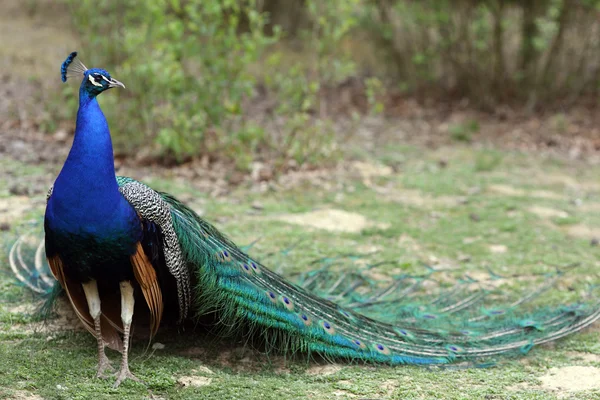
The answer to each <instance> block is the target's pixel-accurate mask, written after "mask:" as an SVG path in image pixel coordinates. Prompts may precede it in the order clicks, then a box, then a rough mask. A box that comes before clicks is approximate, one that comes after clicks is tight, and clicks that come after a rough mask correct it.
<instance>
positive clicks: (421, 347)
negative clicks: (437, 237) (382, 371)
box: [11, 52, 600, 387]
mask: <svg viewBox="0 0 600 400" xmlns="http://www.w3.org/2000/svg"><path fill="white" fill-rule="evenodd" d="M61 77H62V81H63V82H66V81H67V78H77V79H82V80H81V85H80V89H79V109H78V112H77V123H76V130H75V136H74V140H73V144H72V147H71V150H70V152H69V154H68V157H67V159H66V161H65V163H64V165H63V167H62V170H61V171H60V173H59V175H58V177H57V178H56V181H55V182H54V185H53V187H52V188H51V189H50V191H49V192H48V195H47V206H46V212H45V217H44V230H45V239H44V243H43V244H44V245H45V252H46V258H47V261H48V265H49V268H50V270H51V273H52V275H53V277H54V278H55V280H56V281H57V282H58V283H59V285H53V284H52V282H49V281H48V280H45V282H41V283H40V284H43V285H46V287H47V288H49V290H52V291H54V292H58V291H62V292H64V294H65V295H66V297H67V298H68V300H69V302H70V304H71V305H72V307H73V309H74V311H75V313H76V315H77V316H78V317H79V319H80V320H81V323H82V324H83V326H84V327H85V328H86V329H87V330H88V331H89V332H90V333H91V334H92V335H93V336H94V337H95V339H96V341H97V347H98V367H97V376H98V377H107V376H108V375H107V371H110V370H112V366H111V364H110V362H109V360H108V358H107V356H106V354H105V348H106V347H109V348H111V349H115V350H118V351H119V352H120V353H121V354H122V358H121V363H120V368H119V371H118V372H116V381H115V383H114V386H115V387H118V386H119V385H120V384H121V383H122V382H123V381H124V380H126V379H132V380H135V381H139V379H138V378H137V377H136V376H135V375H134V374H132V372H131V371H130V369H129V362H128V350H129V343H130V339H131V326H132V322H133V319H134V310H135V316H136V317H137V318H140V315H145V316H146V317H147V318H148V326H149V332H150V337H151V338H152V337H153V336H154V335H155V334H156V333H157V331H158V330H159V329H160V328H161V324H162V325H164V324H166V323H167V322H168V321H172V322H173V323H175V324H182V323H184V322H185V321H189V320H196V319H197V318H199V316H202V315H206V314H209V313H212V314H217V315H218V318H217V319H216V321H217V324H218V325H220V326H222V327H228V328H229V329H230V330H234V331H239V332H242V331H243V332H244V333H245V334H246V335H248V336H249V337H250V338H252V339H261V340H262V341H263V342H265V343H267V344H269V345H271V346H274V347H276V348H277V349H278V350H279V351H281V352H287V353H293V354H296V353H300V354H308V355H311V354H312V355H319V356H321V357H323V358H325V359H327V360H343V361H347V362H367V363H375V364H386V365H404V364H410V365H428V366H430V365H445V364H450V363H456V362H466V363H468V364H469V365H483V364H477V363H479V360H486V359H490V358H493V356H496V355H505V354H506V355H508V354H524V353H527V352H528V351H529V350H530V349H531V348H532V347H533V346H534V345H538V344H542V343H546V342H549V341H553V340H556V339H559V338H562V337H564V336H566V335H569V334H571V333H574V332H577V331H580V330H582V329H583V328H585V327H587V326H589V325H591V324H592V323H594V322H595V321H596V320H598V318H600V302H599V301H598V300H592V301H589V302H587V303H578V304H573V305H564V306H560V307H556V308H553V309H551V308H543V309H540V310H538V311H533V312H526V313H523V314H522V315H519V314H518V313H517V312H516V310H517V308H518V306H519V305H521V304H522V303H524V302H525V301H527V300H529V299H530V298H532V297H533V296H535V295H536V294H537V293H539V292H540V291H543V290H547V289H548V288H549V287H551V286H552V280H553V279H554V278H556V277H557V276H558V275H560V273H557V274H555V275H554V276H553V277H551V278H550V279H547V280H546V283H545V284H544V285H542V286H541V287H540V288H538V289H536V290H534V291H532V292H530V293H528V294H526V295H525V296H523V297H522V298H521V299H519V300H518V301H515V302H514V303H511V304H508V305H506V306H505V307H502V308H500V307H492V308H490V307H487V308H486V307H483V306H481V304H482V298H483V297H484V296H485V295H486V293H485V291H473V290H470V288H471V287H472V283H473V281H464V282H462V284H461V285H458V286H455V287H453V289H451V290H449V291H447V292H445V293H442V294H441V295H439V296H438V297H432V298H430V299H429V300H430V301H429V302H421V303H415V302H414V301H411V296H410V293H412V291H413V290H414V288H415V287H416V286H419V285H421V284H422V283H423V282H425V281H427V280H428V279H429V274H428V273H426V274H424V275H422V276H406V277H404V278H406V279H401V280H399V281H398V282H396V283H393V284H391V285H388V286H385V287H380V286H377V285H376V286H374V287H372V288H371V289H372V291H371V292H370V293H371V294H369V295H365V294H361V293H360V291H359V290H357V288H358V287H359V286H361V285H362V286H364V284H365V280H364V279H363V277H361V274H360V273H359V272H358V271H356V273H350V274H346V275H343V276H341V277H339V278H336V277H335V274H334V272H333V271H332V270H331V269H330V268H328V267H327V266H325V267H323V268H321V269H319V270H317V271H311V272H308V273H305V274H304V275H303V278H302V282H303V284H302V285H296V284H292V283H291V282H289V281H288V280H286V279H284V278H283V277H282V276H280V275H278V274H277V273H275V272H273V271H272V270H270V269H268V268H267V267H265V266H264V265H262V264H261V263H259V262H258V261H257V260H256V259H254V258H251V257H250V256H249V255H247V254H246V252H245V250H244V249H243V248H241V247H238V246H236V245H235V244H234V243H233V242H232V241H231V240H229V239H228V238H227V237H226V236H225V235H223V234H222V233H221V232H219V231H218V230H217V229H216V228H215V227H214V226H213V225H211V224H210V223H208V222H207V221H205V220H204V219H202V218H201V217H199V216H198V215H197V214H196V213H195V212H194V211H193V210H192V209H191V208H189V207H188V206H186V205H185V204H183V203H182V202H180V201H178V200H177V199H176V198H175V197H173V196H171V195H169V194H168V193H163V192H158V191H155V190H153V189H152V188H150V187H149V186H147V185H145V184H143V183H141V182H139V181H137V180H135V179H132V178H128V177H121V176H116V173H115V166H114V158H113V146H112V142H111V135H110V131H109V126H108V123H107V120H106V119H105V117H104V114H103V112H102V110H101V108H100V106H99V104H98V101H97V96H98V95H100V94H101V93H103V92H105V91H107V90H109V89H111V88H125V85H124V84H123V83H121V82H119V81H118V80H116V79H114V78H113V77H111V75H110V74H109V73H108V72H107V71H106V70H104V69H99V68H92V69H88V68H87V67H85V65H84V64H83V63H82V62H81V61H79V59H78V58H77V52H73V53H71V54H70V55H69V56H68V57H67V59H66V60H65V61H64V62H63V64H62V65H61ZM19 246H20V244H18V245H16V246H15V247H16V248H17V251H18V247H19ZM15 247H13V251H11V258H12V257H13V256H14V252H15ZM40 249H41V247H40ZM40 251H41V250H40ZM40 258H41V254H40ZM11 264H12V265H13V268H14V269H15V272H16V273H17V275H18V276H20V279H21V280H27V279H28V278H27V277H24V276H22V274H20V273H18V271H17V269H18V268H17V267H16V266H15V265H14V264H18V262H15V261H14V260H13V261H12V262H11ZM429 273H431V271H430V272H429ZM38 277H39V276H38ZM42 278H44V277H43V276H42ZM407 282H409V283H407ZM326 283H331V284H330V285H329V286H328V288H327V289H324V288H323V287H324V285H326ZM367 286H368V285H367ZM32 287H33V286H32ZM319 294H320V295H319ZM386 316H387V318H386ZM482 363H483V361H482Z"/></svg>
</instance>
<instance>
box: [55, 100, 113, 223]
mask: <svg viewBox="0 0 600 400" xmlns="http://www.w3.org/2000/svg"><path fill="white" fill-rule="evenodd" d="M51 203H52V204H50V203H49V205H51V206H52V207H51V208H52V214H53V216H54V217H56V219H61V220H67V219H68V220H69V221H70V222H68V224H84V223H93V224H94V225H95V226H99V224H100V225H101V224H103V223H105V221H107V219H110V217H111V216H113V215H114V214H115V213H118V212H119V211H121V212H122V211H123V210H122V208H123V207H124V205H123V198H122V196H121V194H120V193H119V186H118V184H117V180H116V176H115V166H114V159H113V147H112V141H111V138H110V131H109V129H108V123H107V121H106V118H105V117H104V114H103V113H102V110H101V109H100V105H99V104H98V101H97V100H96V97H95V96H93V95H90V94H89V93H88V92H86V91H85V90H84V89H83V88H82V89H81V90H80V93H79V110H78V112H77V126H76V129H75V138H74V140H73V146H72V147H71V151H70V152H69V155H68V157H67V160H66V161H65V164H64V166H63V168H62V170H61V172H60V174H59V176H58V177H57V179H56V181H55V183H54V189H53V193H52V198H51ZM119 209H121V210H119ZM65 223H67V222H66V221H65Z"/></svg>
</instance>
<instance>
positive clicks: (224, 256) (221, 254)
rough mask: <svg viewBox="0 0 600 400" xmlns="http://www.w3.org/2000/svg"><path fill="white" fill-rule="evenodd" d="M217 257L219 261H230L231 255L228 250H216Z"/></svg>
mask: <svg viewBox="0 0 600 400" xmlns="http://www.w3.org/2000/svg"><path fill="white" fill-rule="evenodd" d="M217 259H218V260H219V261H231V255H230V254H229V252H228V251H227V250H223V251H218V252H217Z"/></svg>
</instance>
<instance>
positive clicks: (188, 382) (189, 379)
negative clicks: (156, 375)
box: [177, 376, 213, 387]
mask: <svg viewBox="0 0 600 400" xmlns="http://www.w3.org/2000/svg"><path fill="white" fill-rule="evenodd" d="M212 380H213V379H212V378H207V377H205V376H182V377H181V378H179V379H177V383H179V384H180V385H181V386H183V387H189V386H193V387H201V386H208V385H210V384H211V383H212Z"/></svg>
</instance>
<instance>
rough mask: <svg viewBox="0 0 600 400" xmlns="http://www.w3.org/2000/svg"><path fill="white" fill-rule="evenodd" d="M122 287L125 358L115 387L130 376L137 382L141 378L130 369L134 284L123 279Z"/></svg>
mask: <svg viewBox="0 0 600 400" xmlns="http://www.w3.org/2000/svg"><path fill="white" fill-rule="evenodd" d="M119 286H120V288H121V320H122V321H123V358H122V359H121V370H120V371H119V372H118V373H117V381H116V382H115V385H114V387H115V388H116V387H118V386H119V385H120V384H121V382H123V381H124V380H125V379H127V378H129V379H132V380H134V381H136V382H140V380H139V379H138V378H137V377H136V376H135V375H133V374H132V373H131V371H129V361H128V357H127V356H128V352H129V330H130V329H131V321H132V320H133V306H134V303H135V302H134V298H133V286H131V283H130V282H129V281H123V282H121V283H120V284H119Z"/></svg>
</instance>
